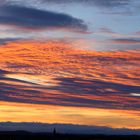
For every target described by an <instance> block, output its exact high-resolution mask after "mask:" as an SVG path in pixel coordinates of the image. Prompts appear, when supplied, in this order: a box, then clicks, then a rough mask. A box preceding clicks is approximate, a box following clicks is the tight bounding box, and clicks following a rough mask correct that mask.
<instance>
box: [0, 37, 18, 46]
mask: <svg viewBox="0 0 140 140" xmlns="http://www.w3.org/2000/svg"><path fill="white" fill-rule="evenodd" d="M17 40H20V39H19V38H0V45H1V44H6V43H9V42H13V41H17Z"/></svg>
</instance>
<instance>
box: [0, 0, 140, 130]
mask: <svg viewBox="0 0 140 140" xmlns="http://www.w3.org/2000/svg"><path fill="white" fill-rule="evenodd" d="M9 121H10V122H30V123H32V122H40V123H49V124H53V123H58V124H74V125H90V126H101V127H104V126H107V127H110V128H128V129H140V1H139V0H27V1H23V0H1V3H0V123H2V122H9Z"/></svg>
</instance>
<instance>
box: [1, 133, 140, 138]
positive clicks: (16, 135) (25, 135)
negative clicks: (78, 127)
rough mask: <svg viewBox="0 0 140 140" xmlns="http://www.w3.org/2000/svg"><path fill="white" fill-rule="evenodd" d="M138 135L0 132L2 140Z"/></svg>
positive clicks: (128, 136) (127, 136)
mask: <svg viewBox="0 0 140 140" xmlns="http://www.w3.org/2000/svg"><path fill="white" fill-rule="evenodd" d="M139 139H140V136H138V135H82V134H81V135H80V134H79V135H78V134H77V135H76V134H58V133H57V134H55V135H54V134H53V132H52V133H32V132H28V131H0V140H139Z"/></svg>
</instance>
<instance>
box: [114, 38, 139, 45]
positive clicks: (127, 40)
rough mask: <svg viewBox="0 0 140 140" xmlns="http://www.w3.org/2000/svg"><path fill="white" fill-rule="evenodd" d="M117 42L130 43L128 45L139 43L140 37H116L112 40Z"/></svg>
mask: <svg viewBox="0 0 140 140" xmlns="http://www.w3.org/2000/svg"><path fill="white" fill-rule="evenodd" d="M111 41H112V42H113V43H115V44H128V45H130V44H131V45H139V44H140V39H139V38H116V39H112V40H111Z"/></svg>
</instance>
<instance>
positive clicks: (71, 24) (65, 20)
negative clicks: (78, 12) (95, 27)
mask: <svg viewBox="0 0 140 140" xmlns="http://www.w3.org/2000/svg"><path fill="white" fill-rule="evenodd" d="M0 24H4V25H9V26H16V27H20V28H23V29H34V30H35V29H36V30H41V29H60V28H62V29H67V30H73V31H79V32H84V31H86V30H87V26H86V25H85V23H84V22H83V21H82V20H80V19H77V18H74V17H72V16H69V15H66V14H63V13H56V12H51V11H43V10H37V9H34V8H27V7H20V6H1V7H0Z"/></svg>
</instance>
